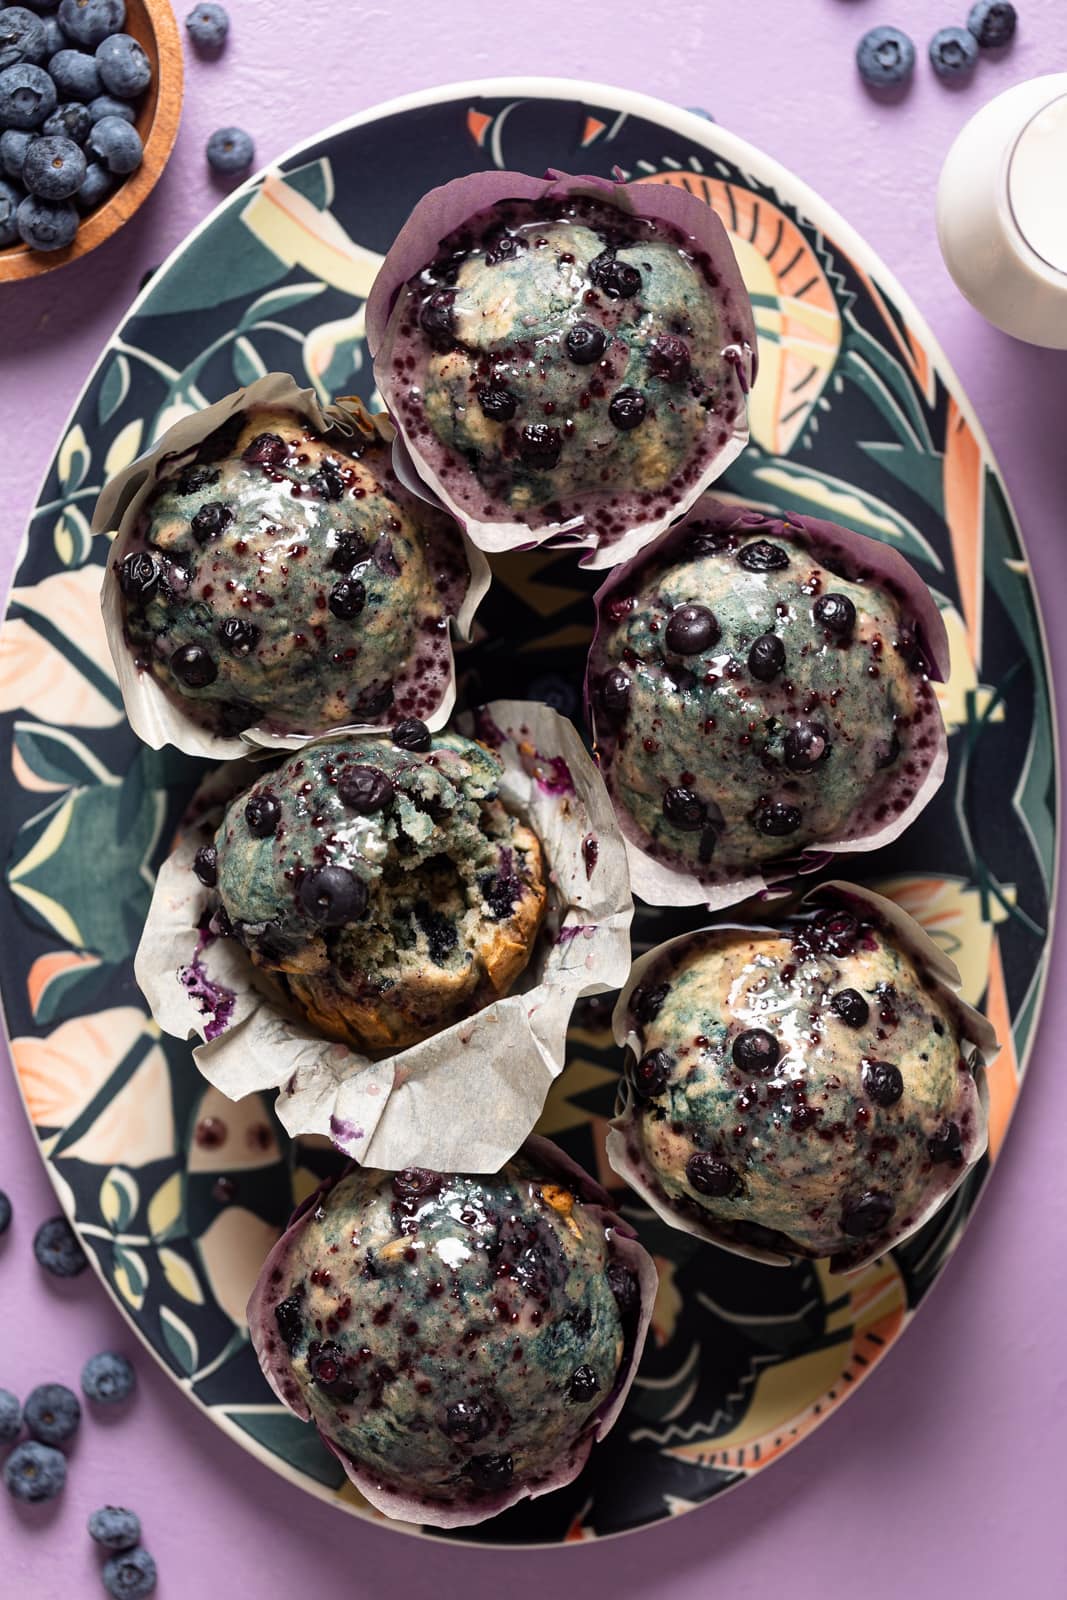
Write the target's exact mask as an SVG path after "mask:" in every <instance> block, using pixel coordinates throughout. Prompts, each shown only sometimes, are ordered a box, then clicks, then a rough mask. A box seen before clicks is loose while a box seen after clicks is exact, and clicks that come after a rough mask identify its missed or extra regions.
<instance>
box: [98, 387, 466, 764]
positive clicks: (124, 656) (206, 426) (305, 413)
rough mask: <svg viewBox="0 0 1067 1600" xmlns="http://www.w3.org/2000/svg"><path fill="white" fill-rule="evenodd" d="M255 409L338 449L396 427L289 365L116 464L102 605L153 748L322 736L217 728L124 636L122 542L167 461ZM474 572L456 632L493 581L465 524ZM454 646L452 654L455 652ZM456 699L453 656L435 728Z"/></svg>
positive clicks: (142, 731) (238, 746)
mask: <svg viewBox="0 0 1067 1600" xmlns="http://www.w3.org/2000/svg"><path fill="white" fill-rule="evenodd" d="M253 408H263V409H270V408H280V409H284V410H287V411H295V412H297V413H299V415H300V416H302V417H304V418H306V419H307V421H308V422H309V423H310V424H311V426H312V427H313V428H314V429H315V430H316V432H319V433H323V434H326V435H330V434H333V435H335V436H336V437H337V442H338V448H344V447H345V444H346V441H347V442H349V443H351V442H352V441H358V439H359V438H360V437H361V436H362V437H363V438H367V437H370V436H373V435H375V434H377V436H378V437H379V438H380V439H381V440H382V441H383V442H384V443H385V444H389V443H390V442H391V441H392V439H393V435H394V430H393V426H392V424H391V423H390V421H389V419H388V418H387V417H385V416H375V417H371V416H370V414H369V413H368V412H367V411H366V410H365V409H364V407H363V405H362V403H361V402H360V401H359V400H355V399H342V400H338V401H337V402H336V403H335V404H333V405H331V406H328V407H325V408H324V407H323V406H321V405H320V403H319V400H318V397H317V396H316V394H315V391H314V390H313V389H301V388H300V387H299V386H298V385H297V383H296V381H295V379H293V378H292V377H290V376H289V375H288V374H287V373H282V372H270V373H267V374H266V375H265V376H264V377H262V378H257V379H256V381H255V382H254V383H251V384H249V385H248V386H247V388H244V389H237V390H235V391H234V392H233V393H232V394H229V395H227V396H226V397H225V398H224V399H222V400H217V401H216V402H215V403H214V404H213V405H210V406H208V407H207V408H206V409H205V410H202V411H197V412H194V413H192V414H191V415H189V416H187V417H183V418H181V420H180V421H178V422H176V423H174V424H173V426H172V427H170V428H168V429H167V431H166V433H164V434H162V435H161V436H160V438H159V439H157V440H156V442H155V444H154V445H153V446H152V448H151V449H150V450H148V451H146V452H145V454H143V455H141V456H139V457H138V458H137V460H136V461H134V462H132V463H131V464H130V466H128V467H126V468H125V469H124V470H123V471H122V472H119V473H117V474H116V475H115V477H113V478H111V479H109V480H108V482H107V483H106V484H105V486H104V488H103V490H102V492H101V494H100V498H99V499H98V501H97V503H96V510H95V512H94V514H93V521H92V530H93V533H94V534H96V533H105V534H108V535H109V536H111V538H112V546H111V551H110V554H109V557H108V562H107V566H106V567H105V569H104V579H103V586H102V589H101V596H100V604H101V609H102V611H103V616H104V629H105V632H106V635H107V642H108V646H109V648H110V650H111V657H112V660H113V661H114V663H115V673H116V676H117V678H118V685H119V689H120V691H121V693H122V699H123V703H124V705H125V707H126V715H127V717H128V718H129V721H130V726H131V727H132V728H133V731H134V733H136V735H137V737H138V738H139V739H141V740H142V741H143V743H145V744H147V745H149V746H151V748H152V749H153V750H160V749H162V748H163V747H164V746H165V745H175V746H176V747H177V748H178V749H179V750H182V751H184V752H185V754H186V755H191V756H203V757H206V758H207V759H209V760H213V761H232V760H236V759H238V758H239V757H241V756H245V755H247V754H248V753H249V750H250V749H254V748H256V747H257V746H258V747H260V748H262V749H265V750H296V749H299V748H300V747H301V746H302V745H305V744H309V743H310V742H311V741H312V740H313V739H321V738H323V737H324V736H325V735H324V733H322V732H319V733H314V734H289V735H283V734H278V733H274V732H272V731H271V730H270V729H268V728H264V727H250V728H248V729H246V731H245V732H244V733H243V734H241V735H240V736H237V737H233V738H230V737H227V736H226V735H224V734H219V733H213V732H212V731H211V730H210V729H209V728H205V727H203V726H202V725H201V724H200V723H199V722H197V721H196V720H195V718H194V717H192V716H190V715H189V714H188V713H186V712H185V711H184V710H183V709H182V706H181V704H180V702H179V701H178V700H176V699H172V698H171V697H170V696H169V695H168V694H167V693H166V691H165V690H164V689H163V687H162V685H161V684H160V683H159V682H158V680H157V679H156V678H155V677H154V675H153V674H152V673H151V672H149V671H147V670H145V669H142V668H139V667H138V666H137V664H136V662H135V660H134V657H133V652H132V651H131V649H130V646H129V644H128V642H127V639H126V635H125V622H124V612H123V601H122V591H121V589H120V587H119V581H118V567H119V565H120V564H121V561H122V557H123V554H124V553H125V548H126V546H127V544H128V543H129V541H130V540H131V539H132V538H133V536H134V533H135V530H136V528H137V525H138V521H139V518H140V515H141V512H142V510H143V508H144V507H145V505H146V503H147V501H148V500H149V498H150V496H151V495H152V493H153V492H154V490H155V489H156V487H157V486H158V484H159V482H160V476H159V472H160V468H161V466H163V465H165V464H169V463H172V462H173V460H174V459H175V458H181V457H183V456H191V455H192V453H193V452H194V451H195V450H196V449H197V447H198V446H199V445H201V444H202V443H203V442H204V440H205V439H206V438H207V437H208V435H209V434H211V433H214V431H215V430H216V429H217V428H219V427H221V426H222V424H223V423H225V422H227V421H228V420H229V419H230V418H231V417H232V416H234V415H236V414H237V413H238V412H240V411H246V410H251V409H253ZM459 537H461V538H462V541H463V549H464V554H465V556H466V560H467V567H468V570H469V573H470V578H469V582H468V585H467V590H466V593H465V595H464V598H463V601H462V604H461V605H460V608H459V610H458V612H457V613H456V614H455V615H454V616H452V618H451V624H452V629H453V631H454V633H455V634H456V635H457V636H458V637H459V638H461V639H469V638H470V634H471V629H472V627H473V624H474V616H475V613H476V611H477V610H478V607H479V605H480V604H481V602H482V600H483V599H484V597H485V594H486V591H487V590H488V588H489V582H490V573H489V565H488V562H487V561H486V559H485V557H484V555H483V554H482V552H481V551H480V550H479V549H477V547H476V546H475V545H474V544H473V543H472V542H471V540H470V539H468V537H467V536H466V534H465V533H463V531H462V529H460V530H459ZM450 654H452V653H451V652H450ZM455 698H456V674H455V659H454V654H453V655H452V660H451V669H450V673H449V678H448V682H447V684H446V686H445V692H444V694H443V696H442V698H441V701H440V703H439V704H438V706H437V707H436V709H435V710H434V711H433V713H432V714H431V715H429V716H427V717H426V718H425V719H424V720H425V721H426V723H427V725H428V726H429V727H430V728H431V730H433V731H435V732H436V731H437V730H438V729H439V728H443V727H444V725H445V723H446V722H447V721H448V718H449V716H450V715H451V713H452V708H453V706H454V704H455ZM382 728H383V724H382V723H381V722H378V723H373V724H372V723H352V724H350V725H348V726H347V727H345V728H338V729H330V730H329V733H330V734H333V733H334V732H344V733H357V732H372V733H380V732H381V731H382Z"/></svg>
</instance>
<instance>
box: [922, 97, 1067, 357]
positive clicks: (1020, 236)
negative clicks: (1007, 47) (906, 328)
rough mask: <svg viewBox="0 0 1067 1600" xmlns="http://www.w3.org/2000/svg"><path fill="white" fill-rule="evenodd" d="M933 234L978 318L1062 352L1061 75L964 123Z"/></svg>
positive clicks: (1066, 201) (1066, 161)
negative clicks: (938, 240) (979, 315)
mask: <svg viewBox="0 0 1067 1600" xmlns="http://www.w3.org/2000/svg"><path fill="white" fill-rule="evenodd" d="M937 232H938V238H939V239H940V242H941V253H942V255H943V256H944V258H945V264H946V266H947V267H948V270H949V272H951V274H952V276H953V278H954V279H955V280H956V283H957V285H958V286H959V288H960V289H961V290H962V291H963V293H964V294H965V295H966V296H967V299H968V300H970V302H971V304H972V305H973V306H975V307H976V308H977V309H978V310H979V311H980V312H981V313H982V315H983V316H984V317H986V318H987V319H988V320H989V321H990V322H992V323H993V324H994V325H995V326H996V327H998V328H1003V329H1004V331H1005V333H1010V334H1014V336H1015V337H1016V338H1017V339H1025V340H1027V341H1028V342H1029V343H1030V344H1040V345H1046V346H1047V347H1049V348H1050V349H1057V350H1063V349H1067V72H1058V73H1050V74H1049V75H1048V76H1047V77H1042V78H1032V79H1031V80H1030V82H1029V83H1020V84H1016V86H1015V88H1014V89H1009V90H1008V91H1007V92H1006V93H1005V94H1002V95H998V96H997V98H996V99H995V100H992V101H990V103H989V105H987V106H984V107H983V108H982V110H981V111H979V112H978V114H977V115H976V116H974V117H972V118H971V120H970V122H968V123H967V125H966V127H965V128H964V129H963V131H962V133H961V134H960V135H959V137H958V138H957V140H956V142H955V144H954V145H953V146H952V149H951V150H950V151H949V153H948V156H947V157H946V160H945V164H944V166H943V168H942V169H941V180H940V183H939V185H938V191H937Z"/></svg>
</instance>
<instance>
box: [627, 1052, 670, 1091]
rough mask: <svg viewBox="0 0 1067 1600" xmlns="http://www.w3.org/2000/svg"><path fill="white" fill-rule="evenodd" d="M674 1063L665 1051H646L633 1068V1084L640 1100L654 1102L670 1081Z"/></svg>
mask: <svg viewBox="0 0 1067 1600" xmlns="http://www.w3.org/2000/svg"><path fill="white" fill-rule="evenodd" d="M673 1066H674V1061H673V1059H672V1057H671V1056H670V1054H669V1053H668V1051H666V1050H646V1051H645V1054H644V1055H643V1056H642V1057H641V1059H640V1061H635V1062H634V1066H633V1074H632V1076H633V1083H634V1088H635V1090H636V1091H637V1094H638V1095H639V1097H640V1098H641V1099H642V1100H654V1099H655V1098H656V1096H657V1095H660V1094H662V1093H663V1091H664V1089H665V1088H666V1087H667V1084H668V1082H669V1080H670V1076H671V1069H672V1067H673Z"/></svg>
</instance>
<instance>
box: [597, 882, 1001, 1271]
mask: <svg viewBox="0 0 1067 1600" xmlns="http://www.w3.org/2000/svg"><path fill="white" fill-rule="evenodd" d="M823 900H828V901H830V902H831V903H841V902H842V901H844V902H845V903H846V905H847V904H848V902H851V903H852V904H853V905H854V906H858V907H859V908H860V909H861V911H862V912H865V913H866V914H867V915H869V916H871V917H872V918H873V920H874V921H875V922H878V923H881V924H883V925H884V926H885V927H886V928H888V929H889V930H890V931H891V932H892V933H893V934H894V935H895V937H896V938H897V940H898V941H899V943H900V945H901V946H902V947H903V949H904V950H906V951H907V952H908V954H910V955H911V956H912V958H913V959H914V960H915V962H916V964H917V966H918V967H919V969H920V971H922V972H923V973H924V974H926V975H927V976H928V977H929V979H930V981H931V983H932V986H933V989H934V992H935V993H936V995H937V997H938V999H939V1000H940V1001H941V1002H942V1003H943V1004H944V1005H945V1006H946V1007H947V1008H948V1010H949V1011H950V1012H951V1013H952V1014H953V1015H954V1016H955V1018H956V1022H957V1026H958V1028H959V1032H960V1038H961V1040H963V1041H965V1042H966V1043H967V1044H969V1045H970V1046H971V1047H972V1054H971V1063H972V1069H973V1075H974V1081H975V1087H976V1090H977V1097H978V1106H979V1110H980V1113H981V1115H980V1118H979V1126H978V1127H977V1128H976V1129H975V1132H974V1136H973V1138H972V1139H971V1141H970V1142H969V1144H968V1145H967V1146H966V1148H965V1150H964V1160H963V1163H962V1165H961V1166H960V1167H959V1168H958V1169H957V1170H956V1172H955V1173H954V1175H953V1178H952V1180H951V1181H950V1182H949V1183H948V1184H947V1186H946V1187H945V1188H944V1189H942V1190H941V1191H940V1192H939V1193H938V1194H937V1195H936V1196H934V1197H933V1198H932V1199H931V1201H930V1203H929V1204H928V1205H927V1206H926V1207H925V1208H924V1209H923V1210H922V1211H920V1213H919V1214H918V1215H917V1216H916V1217H915V1219H914V1221H913V1222H912V1224H911V1225H910V1226H909V1227H908V1228H907V1229H906V1230H904V1231H902V1232H901V1233H900V1234H898V1235H896V1236H895V1237H894V1238H893V1239H892V1240H891V1241H890V1242H889V1243H888V1244H883V1245H881V1246H879V1247H877V1248H875V1249H872V1251H871V1252H870V1253H869V1254H868V1255H864V1256H859V1255H857V1256H855V1257H853V1258H852V1259H851V1260H850V1261H849V1263H848V1265H847V1267H845V1268H842V1267H841V1266H839V1265H836V1264H834V1262H833V1261H831V1267H830V1270H831V1271H832V1272H840V1271H845V1272H846V1273H847V1272H855V1271H859V1270H860V1269H862V1268H863V1267H865V1266H868V1265H869V1264H870V1263H871V1262H872V1261H876V1260H877V1259H878V1258H879V1256H882V1255H885V1254H886V1253H887V1251H889V1250H893V1249H895V1248H896V1247H897V1245H899V1244H902V1243H903V1242H904V1240H905V1239H909V1238H911V1236H912V1235H913V1234H914V1233H917V1232H918V1231H919V1229H920V1228H922V1227H924V1226H925V1225H926V1223H927V1222H929V1220H930V1218H931V1217H932V1216H934V1215H936V1213H937V1212H938V1211H939V1210H940V1209H941V1207H942V1206H943V1205H944V1204H945V1202H946V1201H947V1200H948V1199H949V1198H950V1196H951V1195H953V1194H954V1193H955V1191H956V1190H957V1189H958V1188H959V1186H960V1184H961V1183H963V1181H964V1179H965V1178H966V1177H967V1175H968V1173H969V1172H970V1171H971V1170H972V1168H973V1167H974V1166H975V1165H976V1164H977V1163H978V1161H980V1160H981V1158H982V1155H983V1154H984V1152H985V1149H986V1145H987V1142H988V1127H987V1118H988V1107H989V1092H988V1086H987V1084H986V1077H985V1068H986V1067H987V1066H988V1065H989V1064H990V1063H991V1062H992V1061H993V1060H994V1059H995V1057H996V1056H997V1054H998V1053H999V1050H1000V1044H999V1042H998V1040H997V1036H996V1033H995V1032H994V1030H993V1027H992V1025H991V1024H990V1023H989V1021H988V1020H987V1019H986V1018H985V1017H984V1016H983V1015H982V1013H981V1012H980V1011H977V1010H976V1009H975V1008H974V1007H973V1006H971V1005H968V1003H967V1002H966V1001H965V1000H963V999H962V998H961V996H960V993H959V990H960V983H961V979H960V974H959V969H958V968H957V966H956V964H955V962H953V961H951V960H950V959H949V957H948V956H947V955H945V953H944V951H943V950H942V949H941V948H940V946H939V945H937V944H935V942H934V941H933V939H931V938H930V936H929V934H928V933H927V932H926V931H925V929H923V928H922V927H920V926H919V924H918V923H917V922H916V921H915V919H914V917H911V916H909V915H908V913H907V912H906V911H904V910H903V909H902V908H901V907H900V906H898V905H896V904H895V902H894V901H892V900H887V899H886V898H885V896H884V895H880V894H876V893H875V892H874V890H873V889H866V888H863V887H861V886H860V885H858V884H855V883H846V882H844V881H843V880H840V879H832V880H830V881H828V882H826V883H821V884H819V885H818V886H817V887H816V888H814V889H811V890H809V892H808V893H807V894H806V895H805V896H804V897H803V900H802V901H801V905H802V906H811V907H813V908H817V907H818V905H819V902H820V901H823ZM780 932H781V930H780V928H775V927H771V926H768V925H765V924H761V923H752V924H749V923H737V922H716V923H712V924H710V925H709V926H708V927H705V928H699V929H695V930H693V931H691V932H689V933H683V934H679V935H678V937H677V938H674V939H668V940H666V941H665V942H664V943H663V944H660V945H657V946H656V947H655V949H653V950H649V951H647V952H646V954H645V955H643V956H641V957H640V958H639V959H638V960H637V961H635V963H634V965H633V968H632V970H631V972H630V976H629V978H628V979H627V980H626V983H625V985H624V987H623V990H622V992H621V994H620V995H619V998H618V1000H617V1002H616V1005H615V1009H614V1012H613V1013H612V1030H613V1032H614V1035H615V1040H616V1043H617V1044H618V1045H620V1046H621V1047H623V1048H624V1049H629V1050H632V1051H633V1052H634V1053H635V1055H636V1056H637V1057H640V1056H641V1055H642V1054H643V1044H642V1036H641V1032H640V1025H639V1024H638V1023H637V1021H636V1019H635V1018H634V1017H633V1016H632V1014H631V1012H630V996H631V995H632V994H633V992H634V990H635V989H637V988H638V987H639V986H640V984H641V982H642V979H643V978H644V976H645V974H646V973H648V972H649V970H650V969H651V968H653V967H654V966H657V965H658V964H659V963H660V962H662V960H663V959H664V957H665V956H667V955H668V954H669V953H670V952H671V951H674V952H676V953H677V955H678V956H679V957H680V956H681V955H682V954H683V952H685V951H686V950H687V949H689V948H690V947H691V946H692V945H694V944H698V943H699V942H700V941H701V940H702V939H704V938H706V937H707V936H708V935H709V934H719V933H740V934H743V935H744V936H745V937H748V938H752V937H757V938H758V937H759V936H760V935H766V936H767V937H768V938H778V937H780ZM635 1109H636V1107H635V1099H634V1094H633V1089H632V1087H631V1085H630V1083H629V1081H628V1079H627V1078H625V1077H623V1078H622V1079H620V1089H619V1100H618V1110H617V1114H616V1116H615V1118H614V1120H613V1121H612V1123H611V1126H610V1129H609V1132H608V1137H607V1157H608V1162H609V1164H610V1166H611V1167H612V1169H613V1171H615V1172H617V1173H618V1175H619V1177H620V1178H623V1179H624V1180H625V1181H626V1182H627V1183H628V1184H629V1185H630V1187H631V1188H632V1189H634V1190H635V1191H636V1192H637V1193H638V1194H639V1195H640V1196H641V1198H642V1200H644V1202H645V1204H646V1205H648V1206H650V1207H651V1208H652V1210H653V1211H654V1212H655V1213H656V1215H657V1216H658V1217H660V1218H662V1220H663V1221H664V1222H666V1223H667V1224H669V1226H670V1227H672V1228H679V1229H680V1230H681V1231H682V1232H683V1233H691V1234H693V1236H694V1237H695V1238H697V1239H703V1240H705V1241H706V1242H707V1243H708V1244H714V1245H718V1246H719V1247H720V1248H721V1249H724V1250H729V1251H730V1252H731V1254H733V1255H739V1256H747V1257H748V1258H749V1259H750V1260H752V1261H763V1262H766V1263H767V1264H768V1265H770V1266H777V1267H785V1266H791V1265H793V1263H794V1261H795V1259H796V1258H794V1257H790V1256H787V1255H785V1254H782V1253H779V1252H777V1251H774V1250H766V1249H763V1248H761V1247H760V1246H757V1245H753V1244H750V1243H747V1242H745V1241H743V1240H740V1239H738V1238H736V1237H734V1236H732V1235H731V1234H730V1233H729V1232H728V1231H725V1232H724V1231H723V1230H722V1229H720V1228H719V1227H718V1226H717V1224H716V1219H715V1218H713V1217H710V1216H702V1215H701V1214H700V1213H699V1212H698V1210H697V1208H696V1207H695V1206H684V1205H681V1204H679V1203H677V1202H676V1201H675V1200H674V1199H673V1198H672V1197H671V1196H670V1195H668V1194H667V1193H666V1192H665V1191H664V1190H663V1188H662V1187H661V1186H660V1184H659V1183H658V1181H657V1179H656V1176H655V1174H654V1173H653V1171H652V1170H651V1168H650V1166H649V1165H648V1163H647V1162H646V1161H645V1160H644V1159H643V1155H642V1153H641V1151H640V1148H639V1145H638V1142H637V1139H636V1137H634V1138H631V1137H630V1135H631V1131H632V1129H633V1125H634V1122H635V1120H636V1119H635Z"/></svg>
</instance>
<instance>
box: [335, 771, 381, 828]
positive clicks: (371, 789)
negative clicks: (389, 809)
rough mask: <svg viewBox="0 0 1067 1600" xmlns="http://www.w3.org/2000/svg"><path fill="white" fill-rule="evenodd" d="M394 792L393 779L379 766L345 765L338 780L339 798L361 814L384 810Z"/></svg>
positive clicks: (347, 808)
mask: <svg viewBox="0 0 1067 1600" xmlns="http://www.w3.org/2000/svg"><path fill="white" fill-rule="evenodd" d="M394 792H395V791H394V789H393V780H392V779H391V778H390V777H389V775H388V774H387V773H385V772H381V771H379V769H378V768H377V767H364V766H351V767H345V769H344V771H343V772H342V773H341V776H340V777H339V778H338V780H337V798H338V800H340V802H341V804H342V805H343V806H344V807H345V809H346V810H348V811H355V812H356V813H357V814H358V815H360V816H369V815H371V814H372V813H373V812H375V811H384V810H385V808H386V806H387V805H388V804H389V803H390V801H391V800H392V798H393V794H394Z"/></svg>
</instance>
